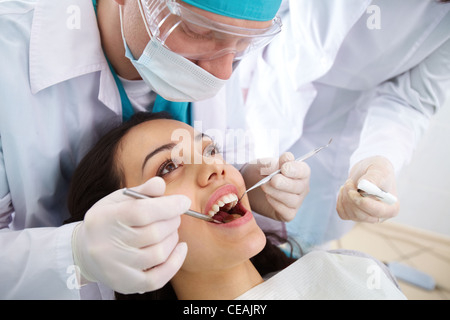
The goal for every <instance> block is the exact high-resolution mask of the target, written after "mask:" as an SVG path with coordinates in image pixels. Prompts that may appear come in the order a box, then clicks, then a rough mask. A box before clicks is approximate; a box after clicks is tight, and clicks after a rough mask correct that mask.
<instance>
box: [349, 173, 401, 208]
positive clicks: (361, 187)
mask: <svg viewBox="0 0 450 320" xmlns="http://www.w3.org/2000/svg"><path fill="white" fill-rule="evenodd" d="M358 192H359V193H360V194H361V196H363V197H367V196H372V197H376V198H377V199H380V200H381V201H383V202H384V203H387V204H394V203H396V202H397V198H396V197H395V196H394V195H392V194H390V193H388V192H386V191H384V190H381V189H380V188H378V187H377V186H376V185H374V184H373V183H372V182H370V181H368V180H366V179H362V180H361V181H360V182H359V183H358Z"/></svg>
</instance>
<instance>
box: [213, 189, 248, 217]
mask: <svg viewBox="0 0 450 320" xmlns="http://www.w3.org/2000/svg"><path fill="white" fill-rule="evenodd" d="M237 193H238V192H237V189H236V187H235V186H233V185H225V186H223V187H220V188H219V189H217V190H216V191H215V192H214V193H213V194H212V195H211V197H210V199H209V201H208V203H207V204H206V208H205V209H206V214H207V215H209V216H210V217H213V218H214V219H215V220H219V221H223V222H225V223H227V222H231V221H234V220H236V219H239V218H241V217H242V216H243V215H245V213H247V211H248V210H247V209H246V208H245V207H244V206H243V205H242V204H241V203H238V196H237Z"/></svg>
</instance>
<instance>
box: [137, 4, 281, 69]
mask: <svg viewBox="0 0 450 320" xmlns="http://www.w3.org/2000/svg"><path fill="white" fill-rule="evenodd" d="M137 1H138V3H139V7H140V10H141V14H142V16H143V19H144V22H145V25H146V28H147V32H148V34H149V36H150V37H154V38H156V39H157V40H158V41H159V42H161V44H162V45H164V46H165V47H166V48H168V49H169V50H171V51H173V52H175V53H177V54H180V55H182V56H183V57H185V58H187V59H191V60H212V59H216V58H219V57H221V56H224V55H227V54H234V60H240V59H242V57H243V56H245V55H246V54H247V53H249V52H251V51H253V50H255V49H259V48H262V47H264V46H266V45H267V44H268V43H269V42H270V41H271V40H272V39H273V38H274V37H275V36H276V35H277V34H278V33H280V31H281V26H282V24H281V20H280V19H279V18H278V17H275V18H274V19H273V20H272V21H271V25H270V26H269V27H267V28H264V29H257V28H253V29H252V28H242V27H237V26H233V25H228V24H224V23H220V22H217V21H214V20H211V19H208V18H206V17H205V16H203V15H201V14H198V13H196V12H193V11H192V10H189V9H188V8H186V7H185V6H183V4H181V3H178V2H176V1H175V0H137Z"/></svg>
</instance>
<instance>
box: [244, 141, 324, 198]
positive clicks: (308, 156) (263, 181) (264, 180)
mask: <svg viewBox="0 0 450 320" xmlns="http://www.w3.org/2000/svg"><path fill="white" fill-rule="evenodd" d="M331 141H333V139H330V141H328V144H326V145H324V146H322V147H319V148H316V149H314V150H312V151H310V152H308V153H307V154H305V155H303V156H301V157H299V158H297V159H295V161H296V162H301V161H305V160H306V159H308V158H311V157H312V156H313V155H315V154H316V153H318V152H319V151H320V150H322V149H324V148H326V147H328V146H329V145H330V143H331ZM280 172H281V169H279V170H277V171H275V172H272V173H271V174H269V175H268V176H267V177H265V178H263V179H261V180H259V181H258V182H257V183H256V184H255V185H253V187H250V188H248V189H247V190H246V191H245V192H244V194H243V195H242V196H241V197H240V198H239V201H241V199H242V198H243V197H244V196H245V194H246V193H247V192H249V191H251V190H253V189H256V188H258V187H260V186H262V185H263V184H265V183H267V182H269V181H270V179H272V178H273V176H274V175H276V174H278V173H280ZM239 201H238V202H239Z"/></svg>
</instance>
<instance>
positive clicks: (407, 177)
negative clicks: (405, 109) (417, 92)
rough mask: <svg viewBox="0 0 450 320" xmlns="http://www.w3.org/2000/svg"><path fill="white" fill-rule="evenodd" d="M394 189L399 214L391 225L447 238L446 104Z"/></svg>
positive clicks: (449, 167) (449, 114)
mask: <svg viewBox="0 0 450 320" xmlns="http://www.w3.org/2000/svg"><path fill="white" fill-rule="evenodd" d="M397 187H398V193H399V199H400V213H399V215H398V217H396V218H394V219H392V221H393V222H397V223H402V224H405V225H409V226H412V227H417V228H421V229H425V230H428V231H433V232H437V233H440V234H443V235H445V236H448V237H450V101H448V103H447V105H446V106H444V107H443V108H442V109H441V110H439V112H438V113H437V115H435V117H434V118H433V119H432V122H431V124H430V127H429V129H428V131H427V132H426V134H425V136H424V138H423V139H422V140H421V141H420V143H419V146H418V148H417V150H416V151H415V154H414V157H413V159H412V161H411V163H410V164H409V165H408V166H407V167H405V168H404V170H403V171H402V172H401V174H400V176H399V180H398V185H397Z"/></svg>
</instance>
